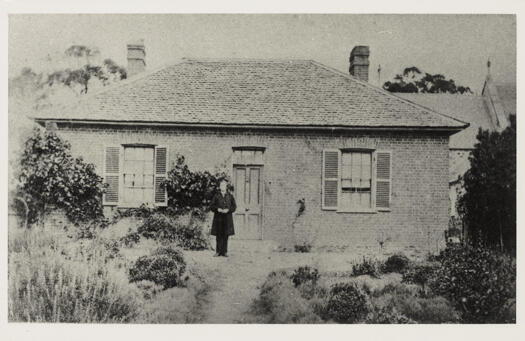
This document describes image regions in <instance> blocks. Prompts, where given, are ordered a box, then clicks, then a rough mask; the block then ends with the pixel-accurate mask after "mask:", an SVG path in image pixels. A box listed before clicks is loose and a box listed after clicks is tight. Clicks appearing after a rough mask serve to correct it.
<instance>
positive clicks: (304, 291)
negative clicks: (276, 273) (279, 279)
mask: <svg viewBox="0 0 525 341" xmlns="http://www.w3.org/2000/svg"><path fill="white" fill-rule="evenodd" d="M319 277H320V275H319V271H318V270H317V269H316V268H310V267H309V266H301V267H299V268H297V269H295V271H294V272H293V273H292V275H291V276H290V279H291V280H292V283H293V285H294V286H295V287H296V288H298V289H299V291H300V292H301V295H302V296H303V297H304V298H306V299H311V298H313V297H314V296H315V295H319V294H321V295H322V294H323V293H322V290H323V288H321V287H318V286H317V281H318V280H319Z"/></svg>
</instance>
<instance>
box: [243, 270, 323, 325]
mask: <svg viewBox="0 0 525 341" xmlns="http://www.w3.org/2000/svg"><path fill="white" fill-rule="evenodd" d="M251 314H252V315H254V316H255V318H256V321H255V322H259V323H316V322H321V319H320V317H319V316H318V315H316V314H315V312H314V308H313V306H312V305H311V304H310V303H309V302H308V301H307V300H306V299H305V298H303V297H301V293H300V292H299V290H297V289H296V288H295V287H294V285H293V284H292V282H291V280H290V277H289V275H288V274H286V273H285V272H272V273H270V274H269V275H268V277H267V279H266V281H265V282H264V283H263V285H262V286H261V289H260V292H259V296H258V297H257V298H256V299H255V300H254V301H253V303H252V305H251Z"/></svg>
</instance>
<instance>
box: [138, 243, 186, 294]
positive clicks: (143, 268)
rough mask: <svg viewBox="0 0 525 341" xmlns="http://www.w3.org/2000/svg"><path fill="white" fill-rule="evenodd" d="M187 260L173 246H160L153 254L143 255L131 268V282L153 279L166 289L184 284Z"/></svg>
mask: <svg viewBox="0 0 525 341" xmlns="http://www.w3.org/2000/svg"><path fill="white" fill-rule="evenodd" d="M185 269H186V262H185V261H184V257H183V255H182V253H181V252H180V251H178V250H177V249H174V248H172V247H159V248H157V249H155V250H154V251H153V252H152V254H151V255H149V256H142V257H140V258H139V259H137V261H136V262H135V264H134V265H133V267H132V268H131V269H129V279H130V282H138V281H142V280H148V281H152V282H153V283H155V284H157V285H161V286H163V287H164V289H168V288H172V287H175V286H182V284H183V280H182V274H183V273H184V270H185Z"/></svg>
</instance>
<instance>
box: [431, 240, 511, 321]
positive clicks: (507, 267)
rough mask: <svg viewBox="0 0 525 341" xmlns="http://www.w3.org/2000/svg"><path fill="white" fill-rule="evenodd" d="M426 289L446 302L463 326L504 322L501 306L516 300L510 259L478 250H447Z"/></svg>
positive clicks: (457, 248)
mask: <svg viewBox="0 0 525 341" xmlns="http://www.w3.org/2000/svg"><path fill="white" fill-rule="evenodd" d="M429 286H430V287H431V289H432V291H433V292H434V293H435V294H437V295H442V296H444V297H447V298H449V299H450V300H451V301H452V302H453V303H454V304H455V306H456V308H457V309H458V310H460V311H462V313H463V319H464V321H465V322H469V323H503V322H508V321H507V320H506V319H505V316H507V314H506V313H505V304H506V303H507V302H508V301H509V300H511V299H514V298H515V297H516V264H515V261H514V260H513V259H512V258H511V257H509V256H507V255H504V254H500V253H498V252H496V251H492V250H491V249H488V248H483V247H481V246H478V247H470V246H469V247H448V248H447V249H445V250H444V251H443V252H442V255H441V267H440V268H438V269H437V270H436V271H435V274H434V276H433V277H432V279H431V280H430V282H429Z"/></svg>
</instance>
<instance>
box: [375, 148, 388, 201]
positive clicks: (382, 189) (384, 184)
mask: <svg viewBox="0 0 525 341" xmlns="http://www.w3.org/2000/svg"><path fill="white" fill-rule="evenodd" d="M375 156H376V157H375V158H376V165H375V166H376V167H375V168H376V198H375V199H376V200H375V202H376V209H377V210H378V211H388V210H390V197H391V191H392V153H391V152H390V151H376V153H375Z"/></svg>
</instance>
